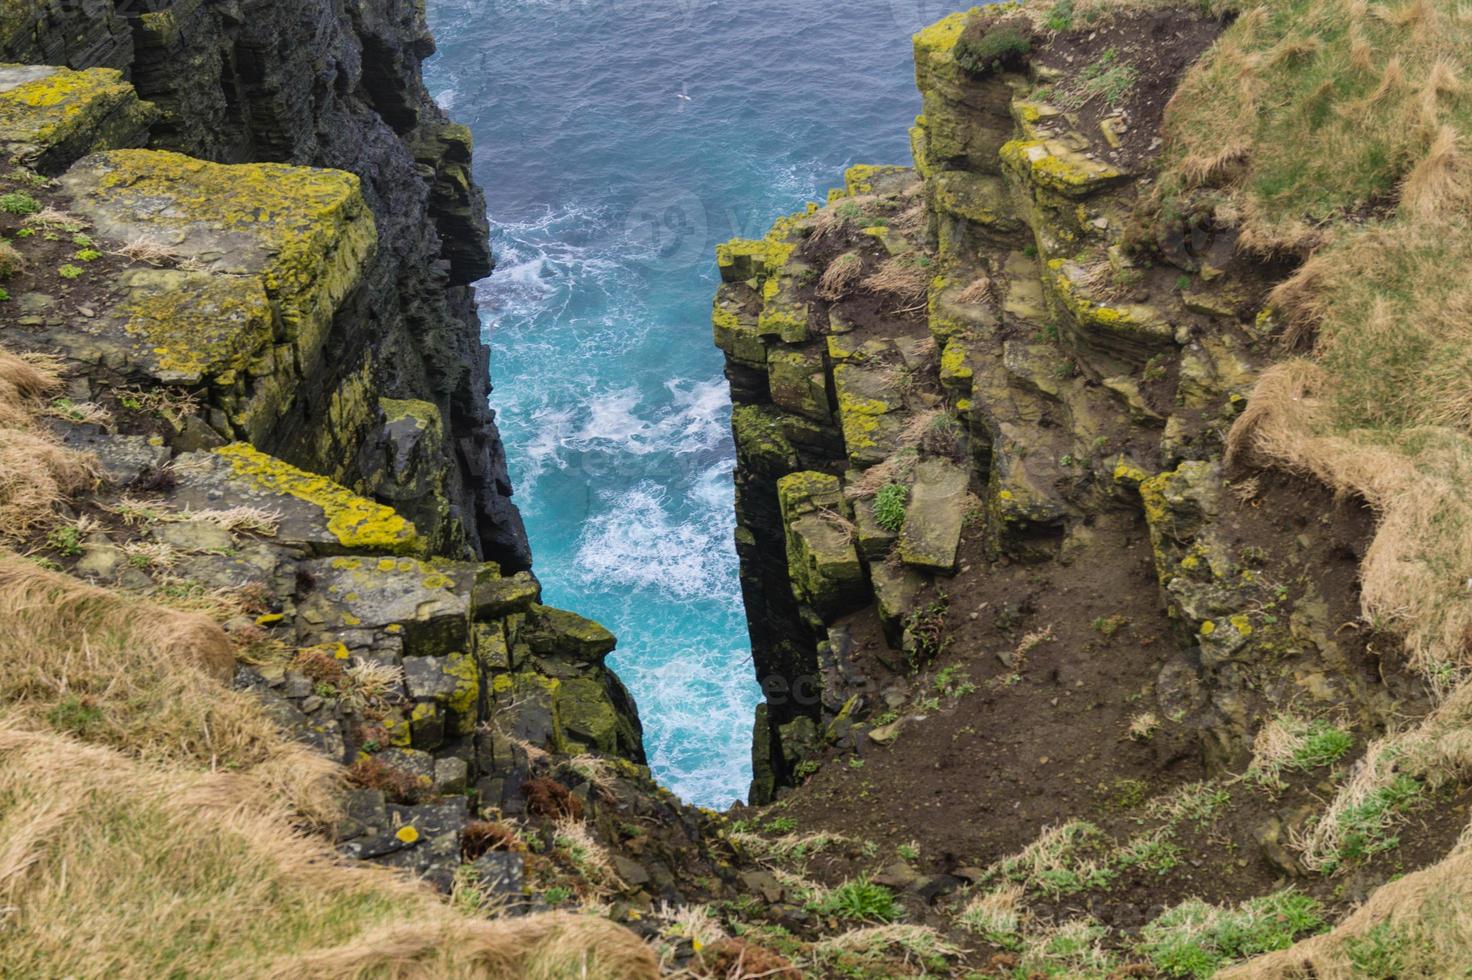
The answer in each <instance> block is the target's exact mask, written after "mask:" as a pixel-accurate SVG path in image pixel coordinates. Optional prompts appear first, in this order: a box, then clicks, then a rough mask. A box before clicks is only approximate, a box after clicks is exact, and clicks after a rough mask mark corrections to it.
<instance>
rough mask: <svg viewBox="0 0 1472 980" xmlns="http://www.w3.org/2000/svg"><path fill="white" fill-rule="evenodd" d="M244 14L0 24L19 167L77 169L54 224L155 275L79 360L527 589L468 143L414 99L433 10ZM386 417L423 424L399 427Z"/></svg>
mask: <svg viewBox="0 0 1472 980" xmlns="http://www.w3.org/2000/svg"><path fill="white" fill-rule="evenodd" d="M99 6H100V7H101V8H105V10H102V11H98V10H94V9H93V8H94V7H99ZM247 7H248V10H246V11H242V10H238V9H236V7H234V6H232V5H224V6H222V5H219V4H209V3H198V2H179V3H170V4H162V5H158V4H152V5H147V6H146V9H145V7H143V6H140V7H138V8H137V9H136V10H134V9H131V8H130V9H128V10H126V11H125V10H122V9H121V8H120V9H119V11H118V12H116V13H114V12H113V11H112V8H111V6H110V5H107V4H102V5H94V4H85V3H84V4H61V3H54V2H50V0H23V2H16V3H9V4H6V5H5V6H4V7H3V9H0V62H3V61H12V62H20V63H25V67H20V66H17V67H16V68H13V69H8V70H7V75H6V80H5V81H4V82H3V83H0V88H3V89H4V90H5V91H4V92H3V93H0V95H3V97H4V103H5V104H4V108H3V109H0V120H3V121H4V123H5V125H6V128H7V130H8V131H9V132H10V133H11V134H12V135H11V136H9V137H7V146H6V149H7V152H8V154H9V155H11V156H14V155H15V154H17V153H18V152H22V151H20V149H19V146H20V144H21V143H27V144H28V145H30V146H31V147H32V149H30V150H26V151H24V155H23V156H22V157H21V158H19V159H21V161H22V162H27V163H28V165H29V166H31V167H32V168H33V169H35V170H37V171H39V172H41V173H43V174H44V175H47V176H60V175H61V174H62V172H63V171H65V170H67V169H68V168H71V170H72V172H71V173H70V175H68V176H67V177H66V179H65V180H64V186H65V188H66V190H67V193H68V195H69V197H70V200H69V201H68V202H66V206H67V207H68V208H69V209H71V210H73V211H75V212H76V213H78V214H79V215H80V216H84V217H86V218H87V219H88V220H89V221H92V222H95V223H96V228H97V230H98V231H99V232H100V233H101V234H104V235H107V236H109V237H112V238H115V239H118V240H121V241H122V242H124V243H136V244H137V245H138V246H140V247H141V246H144V245H146V246H149V247H150V249H151V250H152V251H150V252H149V253H148V254H150V255H152V256H154V259H153V261H151V262H149V263H147V264H146V267H144V268H137V269H130V270H128V271H127V275H126V276H124V277H121V281H119V282H118V283H117V288H118V289H120V290H126V291H127V293H128V299H127V300H126V301H123V300H121V299H120V300H119V302H117V303H114V304H107V305H106V309H105V311H104V310H99V311H98V312H99V318H100V319H104V320H107V321H108V322H103V323H97V324H93V325H92V326H93V327H94V329H92V330H91V331H89V335H88V339H87V344H86V345H85V349H80V348H79V349H78V350H77V351H76V355H77V356H78V357H79V358H86V359H90V360H93V361H97V362H99V363H104V364H106V365H107V366H108V368H109V369H111V370H115V371H119V372H120V373H121V374H128V373H136V374H144V375H147V376H149V377H151V378H153V379H154V380H156V381H160V382H162V383H167V384H182V385H187V386H191V387H192V388H195V389H198V390H200V391H201V392H202V393H207V401H208V403H209V408H210V410H209V411H208V412H207V413H205V415H204V421H205V424H206V426H207V427H208V428H209V430H210V431H211V432H212V433H213V436H211V435H209V434H207V433H205V432H204V431H203V430H200V431H197V432H195V433H193V434H192V435H191V437H190V438H191V439H194V440H198V439H201V438H202V439H210V438H218V439H222V440H227V441H228V440H230V439H236V438H245V439H248V440H249V441H251V442H252V443H254V444H256V445H257V446H258V447H260V448H261V449H263V450H265V451H267V452H271V453H273V454H276V455H280V456H281V457H282V458H284V459H286V460H288V461H290V462H292V463H294V464H296V465H299V466H302V467H304V468H306V469H309V470H314V471H317V472H322V473H326V474H328V475H330V476H332V477H333V478H334V479H337V480H339V481H341V482H343V483H345V484H347V485H349V486H352V487H353V488H355V489H357V490H360V491H362V492H366V493H369V494H381V495H384V496H391V497H392V498H393V499H394V501H395V504H396V505H397V506H398V507H399V508H400V509H402V510H403V511H404V512H405V513H406V515H408V516H409V517H410V518H411V519H413V520H414V521H415V522H416V523H417V524H418V525H420V528H421V533H423V534H424V535H425V536H426V537H427V538H429V539H430V540H431V541H432V542H433V543H434V545H435V547H436V548H437V550H440V551H443V552H445V553H463V554H465V555H473V556H480V557H483V558H486V559H489V560H494V561H497V562H499V563H501V564H502V565H504V566H506V567H508V568H513V569H516V568H525V567H528V566H529V564H530V549H529V547H528V545H527V543H526V537H525V533H524V531H523V530H522V527H521V522H520V518H519V515H518V514H517V512H516V508H515V507H514V505H513V504H512V503H511V501H510V493H511V487H510V481H509V479H508V477H507V474H506V466H505V457H504V452H503V450H502V447H501V443H500V438H499V435H498V433H497V430H496V427H495V423H494V416H493V413H491V411H490V410H489V408H488V407H487V394H488V392H489V373H488V371H487V362H488V353H487V351H486V348H485V347H484V345H483V344H482V343H481V340H480V325H479V321H478V318H477V316H476V314H475V309H474V299H473V295H472V292H471V284H472V283H473V282H474V281H475V280H477V279H480V278H482V277H484V276H486V275H488V274H489V273H490V271H491V268H492V261H491V255H490V250H489V246H488V244H487V238H486V223H485V205H484V200H483V195H482V193H481V191H480V188H479V187H478V186H477V185H476V184H475V183H474V182H473V181H472V180H471V178H470V170H469V167H470V150H471V147H470V136H469V133H468V131H467V130H466V129H465V128H464V127H463V126H458V125H455V124H453V123H451V122H450V121H449V120H448V119H446V117H445V115H444V113H443V112H442V111H441V110H440V109H439V108H438V107H437V106H436V105H435V104H434V102H433V100H432V99H431V98H430V97H429V94H428V92H427V91H426V89H425V87H424V84H423V81H422V78H421V76H420V71H419V65H420V62H421V60H422V59H423V58H425V57H427V56H428V55H429V54H430V53H432V52H433V50H434V45H433V41H432V39H431V38H430V36H429V33H428V30H427V28H426V26H425V23H424V14H423V10H422V9H420V8H416V7H415V6H414V5H412V4H408V5H406V4H402V3H399V2H397V0H373V2H369V3H364V4H355V5H353V8H352V11H351V12H350V13H349V12H347V11H344V10H341V9H339V8H337V7H336V6H334V5H332V4H327V3H322V2H320V0H273V2H269V3H253V4H249V5H247ZM288 36H289V37H298V38H303V39H310V42H306V41H304V42H303V43H300V44H290V45H283V44H281V43H279V40H280V38H282V37H288ZM46 65H50V66H52V68H51V69H47V68H44V67H33V66H46ZM42 120H44V121H42ZM37 127H42V128H44V129H46V130H47V131H45V132H41V131H38V129H37ZM89 139H90V140H91V142H90V143H89V142H88V140H89ZM134 147H137V148H146V149H147V150H148V151H150V152H148V153H142V154H139V153H107V154H105V155H103V156H100V157H95V158H92V159H89V160H86V161H85V162H83V163H81V164H79V165H77V166H75V167H73V164H74V163H76V162H77V161H78V160H80V159H81V157H83V156H84V155H85V154H86V153H87V152H89V151H92V150H124V149H129V148H134ZM163 151H171V152H173V153H175V154H182V156H169V155H167V154H166V153H165V152H163ZM284 166H290V167H293V168H297V169H293V170H285V169H282V168H283V167H284ZM232 167H239V168H241V169H230V168H232ZM308 168H310V169H308ZM186 298H187V301H186ZM34 302H35V303H37V304H40V303H41V302H42V301H41V299H39V298H38V299H36V300H35V301H34ZM190 308H193V309H194V310H195V311H196V315H195V316H194V317H193V318H192V319H191V317H190V316H189V314H188V312H187V310H188V309H190ZM37 315H40V316H42V317H43V319H50V320H58V319H60V316H59V311H57V310H55V309H51V310H48V311H45V312H42V311H40V310H39V309H38V311H37ZM120 358H122V359H125V360H126V363H123V361H121V360H119V359H120ZM383 400H390V401H393V402H396V403H408V402H420V403H423V404H425V405H427V406H431V407H432V411H430V410H426V411H425V412H424V413H423V414H424V417H425V418H434V419H437V420H438V421H437V423H436V424H434V425H425V426H423V427H410V426H405V425H402V424H395V421H394V420H393V419H391V418H390V414H391V411H392V408H391V407H386V406H385V405H384V404H383V403H382V402H383ZM400 417H401V416H400ZM401 465H408V466H411V467H412V468H413V471H412V472H411V471H404V470H401V469H397V468H396V467H398V466H401Z"/></svg>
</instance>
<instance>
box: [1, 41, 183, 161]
mask: <svg viewBox="0 0 1472 980" xmlns="http://www.w3.org/2000/svg"><path fill="white" fill-rule="evenodd" d="M155 115H156V113H155V112H154V109H153V106H151V105H149V104H148V103H147V102H144V101H142V100H141V99H139V98H138V93H137V92H136V91H134V90H133V86H131V85H129V84H128V83H127V82H125V81H124V80H123V74H122V72H120V71H116V70H114V69H111V68H91V69H88V70H87V71H71V70H69V69H66V68H54V67H48V66H44V65H0V152H3V153H4V154H5V157H6V158H7V159H9V160H11V161H13V162H14V163H17V164H20V165H21V166H26V167H30V168H32V169H34V170H38V171H40V172H41V173H45V174H55V173H57V172H59V171H61V170H62V169H64V168H66V167H67V166H68V165H70V164H71V163H72V162H73V161H74V160H77V159H78V158H79V157H82V156H84V155H85V154H87V153H91V152H93V151H96V150H106V149H114V148H120V147H133V146H142V145H143V144H144V142H146V141H147V139H148V124H149V122H150V121H151V120H152V119H153V118H154V116H155Z"/></svg>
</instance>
